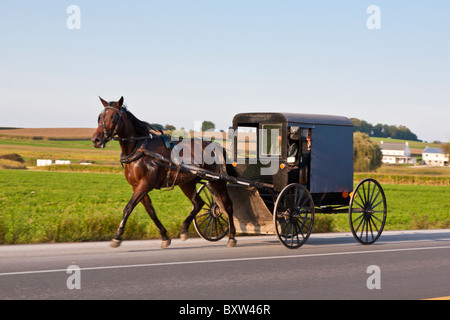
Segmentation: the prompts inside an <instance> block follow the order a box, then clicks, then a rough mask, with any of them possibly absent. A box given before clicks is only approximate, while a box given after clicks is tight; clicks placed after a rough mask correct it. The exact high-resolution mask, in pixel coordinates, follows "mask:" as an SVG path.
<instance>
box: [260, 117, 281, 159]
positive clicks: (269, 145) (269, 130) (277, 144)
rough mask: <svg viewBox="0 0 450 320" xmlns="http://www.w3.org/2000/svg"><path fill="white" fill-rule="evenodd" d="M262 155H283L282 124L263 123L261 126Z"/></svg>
mask: <svg viewBox="0 0 450 320" xmlns="http://www.w3.org/2000/svg"><path fill="white" fill-rule="evenodd" d="M260 155H261V156H279V155H281V124H263V125H262V126H261V132H260Z"/></svg>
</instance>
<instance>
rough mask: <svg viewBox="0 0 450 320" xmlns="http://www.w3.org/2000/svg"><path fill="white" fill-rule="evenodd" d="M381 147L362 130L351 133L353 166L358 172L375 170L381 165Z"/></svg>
mask: <svg viewBox="0 0 450 320" xmlns="http://www.w3.org/2000/svg"><path fill="white" fill-rule="evenodd" d="M381 159H382V154H381V149H380V147H379V146H378V145H377V143H376V142H374V141H371V140H370V138H369V136H368V135H367V134H365V133H362V132H355V133H354V134H353V168H354V170H355V171H358V172H367V171H376V170H377V168H378V167H380V166H381Z"/></svg>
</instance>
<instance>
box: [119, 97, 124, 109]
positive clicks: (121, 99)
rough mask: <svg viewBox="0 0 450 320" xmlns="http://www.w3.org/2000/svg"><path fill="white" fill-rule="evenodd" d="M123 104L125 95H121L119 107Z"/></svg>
mask: <svg viewBox="0 0 450 320" xmlns="http://www.w3.org/2000/svg"><path fill="white" fill-rule="evenodd" d="M122 105H123V97H120V99H119V107H121V106H122Z"/></svg>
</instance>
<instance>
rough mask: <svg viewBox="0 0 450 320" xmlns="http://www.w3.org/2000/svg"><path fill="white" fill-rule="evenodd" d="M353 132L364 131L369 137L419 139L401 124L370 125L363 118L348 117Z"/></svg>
mask: <svg viewBox="0 0 450 320" xmlns="http://www.w3.org/2000/svg"><path fill="white" fill-rule="evenodd" d="M350 120H351V121H352V123H353V126H354V131H355V132H363V133H366V134H367V135H368V136H369V137H379V138H392V139H401V140H411V141H420V140H419V139H418V138H417V135H416V134H414V133H413V132H411V130H409V129H408V128H407V127H405V126H403V125H397V126H396V125H387V124H381V123H378V124H376V125H372V124H371V123H368V122H367V121H365V120H360V119H357V118H350Z"/></svg>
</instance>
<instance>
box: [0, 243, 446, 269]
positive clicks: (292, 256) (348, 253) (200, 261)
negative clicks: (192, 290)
mask: <svg viewBox="0 0 450 320" xmlns="http://www.w3.org/2000/svg"><path fill="white" fill-rule="evenodd" d="M439 249H450V246H442V247H425V248H405V249H386V250H372V251H347V252H330V253H312V254H303V255H289V256H269V257H249V258H234V259H216V260H194V261H178V262H161V263H147V264H129V265H117V266H101V267H87V268H80V270H81V271H88V270H107V269H124V268H142V267H160V266H175V265H188V264H204V263H219V262H220V263H223V262H238V261H256V260H279V259H298V258H311V257H326V256H342V255H354V254H370V253H386V252H403V251H422V250H439ZM54 272H67V269H53V270H32V271H18V272H5V273H0V276H14V275H24V274H37V273H54Z"/></svg>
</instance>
